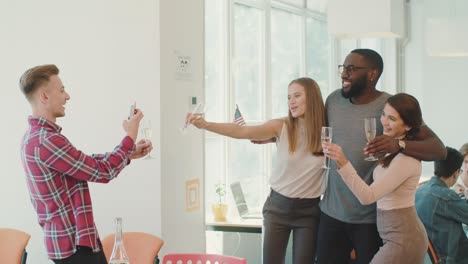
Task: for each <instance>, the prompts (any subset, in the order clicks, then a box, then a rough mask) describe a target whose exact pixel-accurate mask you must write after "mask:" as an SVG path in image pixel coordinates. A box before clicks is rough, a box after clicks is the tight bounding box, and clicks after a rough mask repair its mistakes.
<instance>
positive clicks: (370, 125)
mask: <svg viewBox="0 0 468 264" xmlns="http://www.w3.org/2000/svg"><path fill="white" fill-rule="evenodd" d="M364 132H365V133H366V138H367V142H370V141H371V140H373V139H374V138H375V134H376V133H377V126H376V120H375V117H366V118H364ZM364 160H367V161H376V160H378V159H377V158H375V157H374V156H373V155H372V154H370V155H369V157H366V158H365V159H364Z"/></svg>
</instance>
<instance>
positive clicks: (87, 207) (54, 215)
mask: <svg viewBox="0 0 468 264" xmlns="http://www.w3.org/2000/svg"><path fill="white" fill-rule="evenodd" d="M28 122H29V128H28V130H27V131H26V133H25V135H24V137H23V141H22V145H21V159H22V162H23V167H24V170H25V172H26V177H27V184H28V188H29V195H30V198H31V202H32V204H33V207H34V209H35V210H36V213H37V217H38V221H39V225H40V226H41V227H42V230H43V232H44V242H45V246H46V249H47V252H48V256H49V258H50V259H63V258H67V257H69V256H71V255H72V254H74V253H75V252H76V246H77V245H80V246H87V247H90V248H92V249H93V251H94V252H97V251H99V250H100V249H99V245H98V240H99V235H98V232H97V230H96V226H95V224H94V217H93V209H92V205H91V197H90V193H89V188H88V183H87V182H88V181H91V182H101V183H107V182H109V181H110V180H112V179H113V178H115V177H117V175H118V174H119V172H120V171H121V170H122V169H123V168H124V167H125V166H126V165H127V164H128V163H129V159H128V156H129V155H130V154H131V153H132V152H133V151H134V141H133V140H132V139H131V138H130V137H128V136H127V137H125V138H124V139H123V140H122V142H121V143H120V145H119V146H117V147H116V148H115V149H114V151H112V152H110V153H106V154H100V155H93V156H88V155H86V154H84V153H83V152H81V151H79V150H77V149H76V148H75V147H74V146H73V145H72V144H71V143H70V141H68V139H67V138H66V137H65V136H63V135H62V134H61V133H60V131H61V130H62V128H61V127H60V126H58V125H57V124H55V123H52V122H50V121H48V120H46V119H43V118H34V117H29V119H28Z"/></svg>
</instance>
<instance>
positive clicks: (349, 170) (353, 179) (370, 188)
mask: <svg viewBox="0 0 468 264" xmlns="http://www.w3.org/2000/svg"><path fill="white" fill-rule="evenodd" d="M322 145H323V149H324V152H325V155H326V156H327V157H329V158H330V159H332V160H334V161H336V163H337V165H338V167H339V169H338V173H339V174H340V175H341V177H342V179H343V181H344V182H345V183H346V185H347V186H348V188H349V189H350V190H351V191H352V192H353V194H354V195H355V196H356V197H357V198H358V200H359V202H360V203H361V204H364V205H367V204H371V203H374V202H376V201H377V200H379V199H380V198H382V197H384V196H385V195H387V194H389V193H391V192H393V191H394V190H395V189H397V188H398V187H399V186H400V185H401V184H402V183H404V182H405V181H406V180H407V179H408V178H410V177H412V176H419V175H420V174H421V164H420V162H419V161H417V160H416V159H414V158H412V157H409V156H406V155H402V154H400V155H397V156H396V157H395V158H394V159H393V160H392V162H391V163H390V165H389V166H388V168H387V169H386V170H385V172H384V173H385V175H382V176H381V177H378V178H377V179H374V182H373V183H372V184H371V185H368V184H367V183H366V182H364V180H363V179H362V178H361V177H360V176H359V175H358V173H357V172H356V170H355V169H354V167H353V165H352V164H351V162H349V161H348V159H347V158H346V156H345V155H344V153H343V150H342V149H341V147H340V146H339V145H337V144H333V143H323V144H322ZM387 175H389V176H387Z"/></svg>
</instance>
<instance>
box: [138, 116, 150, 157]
mask: <svg viewBox="0 0 468 264" xmlns="http://www.w3.org/2000/svg"><path fill="white" fill-rule="evenodd" d="M141 135H142V136H143V139H144V140H145V141H150V140H151V138H152V137H153V129H152V127H151V121H150V120H143V124H142V125H141ZM152 158H153V156H151V152H150V153H148V155H146V157H145V159H152Z"/></svg>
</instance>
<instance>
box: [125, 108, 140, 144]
mask: <svg viewBox="0 0 468 264" xmlns="http://www.w3.org/2000/svg"><path fill="white" fill-rule="evenodd" d="M141 119H143V112H141V110H140V109H137V108H136V103H133V104H132V105H131V106H130V114H129V116H128V120H124V121H123V123H122V126H123V128H124V130H125V132H127V135H128V136H129V137H131V138H132V139H133V141H136V139H137V136H138V129H139V127H140V121H141Z"/></svg>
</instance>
